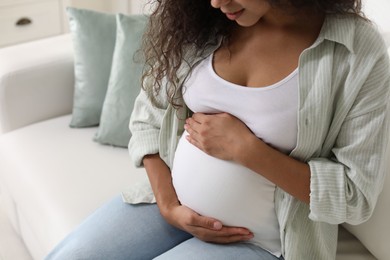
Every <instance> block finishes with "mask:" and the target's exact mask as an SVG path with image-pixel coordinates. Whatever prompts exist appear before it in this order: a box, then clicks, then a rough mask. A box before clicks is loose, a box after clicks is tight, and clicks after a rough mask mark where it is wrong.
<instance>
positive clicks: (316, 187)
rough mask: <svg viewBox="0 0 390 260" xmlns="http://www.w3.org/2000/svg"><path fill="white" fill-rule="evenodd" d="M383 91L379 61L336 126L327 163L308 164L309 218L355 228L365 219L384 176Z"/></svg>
mask: <svg viewBox="0 0 390 260" xmlns="http://www.w3.org/2000/svg"><path fill="white" fill-rule="evenodd" d="M389 87H390V69H389V60H388V57H387V56H383V57H382V58H381V59H380V60H379V61H378V62H377V63H376V65H375V66H374V67H373V69H372V71H371V73H370V75H369V77H368V78H367V80H366V82H365V84H364V85H363V87H362V88H361V90H360V91H359V94H358V96H357V97H356V99H355V102H354V104H353V106H352V108H351V110H350V111H349V113H348V115H347V117H346V118H345V120H344V122H343V123H342V126H341V129H340V132H339V134H338V136H337V139H336V142H335V145H334V147H333V149H332V156H331V158H314V159H311V160H310V161H309V162H308V163H309V166H310V170H311V184H310V189H311V193H310V214H309V217H310V219H312V220H314V221H323V222H327V223H330V224H340V223H344V222H346V223H349V224H360V223H362V222H364V221H366V220H367V219H368V218H369V217H370V216H371V214H372V212H373V210H374V207H375V204H376V201H377V198H378V196H379V193H380V191H381V189H382V185H383V181H384V178H385V174H386V171H385V167H384V165H385V164H384V162H385V160H387V156H386V150H387V146H388V136H389V108H388V103H389V97H388V93H389Z"/></svg>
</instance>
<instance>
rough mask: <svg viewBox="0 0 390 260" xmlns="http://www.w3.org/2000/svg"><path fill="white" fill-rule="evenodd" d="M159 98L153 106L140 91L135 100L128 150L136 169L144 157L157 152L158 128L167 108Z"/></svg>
mask: <svg viewBox="0 0 390 260" xmlns="http://www.w3.org/2000/svg"><path fill="white" fill-rule="evenodd" d="M149 80H150V79H149ZM146 84H148V82H146ZM161 96H163V95H160V97H157V102H158V104H157V105H154V104H152V102H151V100H150V98H149V97H148V95H147V93H146V92H145V91H144V90H141V92H140V94H139V95H138V97H137V98H136V100H135V103H134V109H133V112H132V114H131V117H130V123H129V129H130V132H131V138H130V142H129V145H128V148H129V154H130V158H131V160H132V162H133V164H134V165H135V166H137V167H141V166H142V159H143V158H144V156H145V155H148V154H156V153H158V152H159V135H160V128H161V123H162V120H163V118H164V115H165V112H166V109H167V107H168V102H167V100H166V99H163V98H162V97H161Z"/></svg>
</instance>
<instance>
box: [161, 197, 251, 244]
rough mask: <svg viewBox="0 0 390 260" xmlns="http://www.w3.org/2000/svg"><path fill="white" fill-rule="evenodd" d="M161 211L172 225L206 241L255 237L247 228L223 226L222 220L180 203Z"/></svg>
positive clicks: (239, 240)
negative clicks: (203, 214)
mask: <svg viewBox="0 0 390 260" xmlns="http://www.w3.org/2000/svg"><path fill="white" fill-rule="evenodd" d="M161 213H162V215H163V217H164V218H165V219H166V220H167V222H168V223H170V224H171V225H173V226H175V227H177V228H179V229H181V230H184V231H186V232H188V233H190V234H192V235H193V236H194V237H197V238H199V239H200V240H203V241H205V242H212V243H219V244H228V243H234V242H241V241H247V240H249V239H251V238H253V234H252V233H251V232H250V231H249V230H248V229H246V228H241V227H228V226H223V225H222V223H221V222H220V221H218V220H216V219H213V218H209V217H204V216H201V215H199V214H198V213H196V212H195V211H193V210H192V209H190V208H188V207H186V206H183V205H180V204H177V205H174V206H171V207H170V208H169V209H166V210H164V211H161Z"/></svg>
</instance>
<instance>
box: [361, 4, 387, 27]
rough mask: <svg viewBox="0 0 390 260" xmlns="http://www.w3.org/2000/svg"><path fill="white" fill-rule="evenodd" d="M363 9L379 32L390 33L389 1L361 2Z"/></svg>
mask: <svg viewBox="0 0 390 260" xmlns="http://www.w3.org/2000/svg"><path fill="white" fill-rule="evenodd" d="M363 8H364V10H365V13H366V15H367V16H368V18H370V19H371V20H373V21H374V22H375V23H376V24H377V25H378V26H379V29H380V30H381V31H385V32H390V0H363Z"/></svg>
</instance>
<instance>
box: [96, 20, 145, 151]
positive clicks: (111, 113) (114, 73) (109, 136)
mask: <svg viewBox="0 0 390 260" xmlns="http://www.w3.org/2000/svg"><path fill="white" fill-rule="evenodd" d="M116 21H117V35H116V43H115V50H114V57H113V61H112V67H111V74H110V80H109V84H108V88H107V93H106V98H105V100H104V104H103V110H102V115H101V118H100V125H99V130H98V132H97V133H96V136H95V140H96V141H98V142H100V143H103V144H110V145H115V146H121V147H127V145H128V143H129V140H130V130H129V121H130V115H131V112H132V111H133V105H134V101H135V98H136V97H137V96H138V93H139V92H140V89H141V74H142V69H143V63H142V62H141V59H140V57H139V56H140V55H136V54H137V51H138V49H139V48H140V46H141V40H142V35H143V32H144V28H145V25H146V22H147V17H146V16H144V15H133V16H126V15H122V14H118V15H117V16H116Z"/></svg>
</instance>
